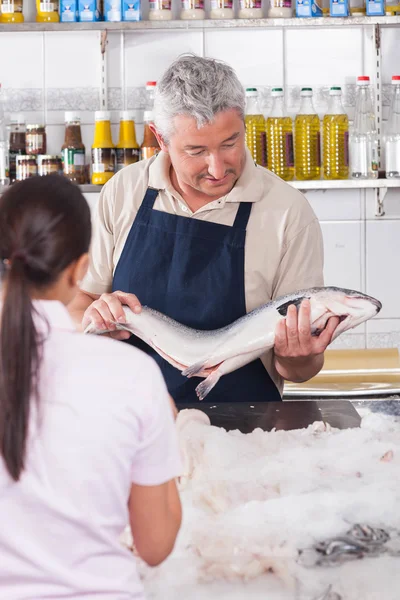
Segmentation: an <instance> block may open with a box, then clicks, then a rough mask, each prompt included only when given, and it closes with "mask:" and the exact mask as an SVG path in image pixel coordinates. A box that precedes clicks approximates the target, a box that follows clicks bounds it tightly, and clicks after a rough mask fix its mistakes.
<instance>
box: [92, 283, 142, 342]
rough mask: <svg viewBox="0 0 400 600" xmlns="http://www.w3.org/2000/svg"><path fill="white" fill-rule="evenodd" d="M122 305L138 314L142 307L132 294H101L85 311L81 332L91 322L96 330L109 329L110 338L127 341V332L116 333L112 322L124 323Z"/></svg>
mask: <svg viewBox="0 0 400 600" xmlns="http://www.w3.org/2000/svg"><path fill="white" fill-rule="evenodd" d="M123 305H126V306H129V308H130V309H131V310H132V311H133V312H135V313H140V311H141V310H142V305H141V304H140V302H139V300H138V299H137V298H136V296H135V295H134V294H127V293H125V292H113V293H112V294H102V295H101V296H100V298H99V299H98V300H95V301H94V302H92V304H91V305H90V306H89V308H88V309H87V310H86V311H85V314H84V315H83V319H82V327H83V330H85V329H86V327H87V326H88V325H89V323H92V322H93V324H94V325H95V327H96V328H97V329H111V330H112V331H111V333H110V334H109V335H110V337H112V338H114V339H116V340H127V339H128V338H130V337H131V333H130V332H129V331H116V326H115V325H114V323H113V322H112V321H117V322H119V323H125V313H124V311H123V308H122V306H123Z"/></svg>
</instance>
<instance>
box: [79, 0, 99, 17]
mask: <svg viewBox="0 0 400 600" xmlns="http://www.w3.org/2000/svg"><path fill="white" fill-rule="evenodd" d="M78 2H79V4H78V13H79V21H82V22H85V23H93V22H96V21H101V11H100V0H78Z"/></svg>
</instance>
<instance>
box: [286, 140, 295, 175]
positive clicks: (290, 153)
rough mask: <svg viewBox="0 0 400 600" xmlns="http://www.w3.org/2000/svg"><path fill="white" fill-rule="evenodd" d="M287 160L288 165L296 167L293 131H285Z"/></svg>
mask: <svg viewBox="0 0 400 600" xmlns="http://www.w3.org/2000/svg"><path fill="white" fill-rule="evenodd" d="M285 162H286V166H287V167H294V150H293V133H292V132H289V133H285Z"/></svg>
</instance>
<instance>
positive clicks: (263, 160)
mask: <svg viewBox="0 0 400 600" xmlns="http://www.w3.org/2000/svg"><path fill="white" fill-rule="evenodd" d="M261 166H263V167H267V166H268V149H267V132H266V131H263V132H262V133H261Z"/></svg>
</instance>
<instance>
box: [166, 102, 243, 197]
mask: <svg viewBox="0 0 400 600" xmlns="http://www.w3.org/2000/svg"><path fill="white" fill-rule="evenodd" d="M163 146H164V147H163V150H165V151H167V152H168V154H169V155H170V158H171V163H172V167H173V169H174V170H175V173H176V175H177V177H178V182H179V184H180V185H181V186H182V184H183V185H186V186H190V187H191V188H194V189H195V190H197V191H198V192H202V193H203V194H206V195H207V196H209V197H210V198H220V197H221V196H225V195H226V194H228V193H229V192H230V191H231V190H232V188H233V186H234V185H235V183H236V181H237V180H238V179H239V177H240V175H241V173H242V171H243V168H244V164H245V160H246V153H245V126H244V123H243V119H241V118H240V116H239V114H238V113H237V111H236V110H227V111H223V112H220V113H218V114H217V115H216V117H215V119H214V121H213V122H212V123H209V124H207V125H205V126H204V127H201V128H200V129H198V128H197V123H196V120H195V119H194V118H193V117H189V116H185V115H179V116H177V117H175V118H174V133H173V134H172V135H171V138H170V140H169V143H168V145H167V146H165V145H164V144H163Z"/></svg>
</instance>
